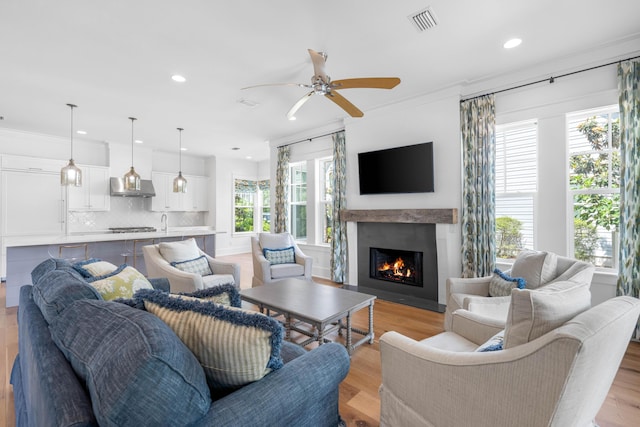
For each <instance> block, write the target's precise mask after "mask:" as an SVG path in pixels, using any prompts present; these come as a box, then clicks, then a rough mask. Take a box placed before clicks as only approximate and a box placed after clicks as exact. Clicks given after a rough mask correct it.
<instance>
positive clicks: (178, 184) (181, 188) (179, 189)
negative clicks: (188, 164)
mask: <svg viewBox="0 0 640 427" xmlns="http://www.w3.org/2000/svg"><path fill="white" fill-rule="evenodd" d="M173 192H174V193H186V192H187V180H186V179H185V177H184V176H182V171H180V172H178V176H177V177H175V178H174V179H173Z"/></svg>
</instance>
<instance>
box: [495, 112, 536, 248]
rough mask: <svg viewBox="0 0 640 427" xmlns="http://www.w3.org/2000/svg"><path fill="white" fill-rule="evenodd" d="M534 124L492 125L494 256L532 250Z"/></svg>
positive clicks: (533, 243) (533, 223) (533, 237)
mask: <svg viewBox="0 0 640 427" xmlns="http://www.w3.org/2000/svg"><path fill="white" fill-rule="evenodd" d="M537 146H538V125H537V123H536V122H535V121H526V122H518V123H511V124H505V125H499V126H496V164H495V169H496V176H495V192H496V212H495V215H496V255H497V257H498V258H515V257H516V255H517V254H518V252H519V251H520V250H521V249H524V248H529V249H533V248H535V232H534V230H535V217H534V212H535V200H536V195H537V191H538V162H537V157H538V154H537V151H538V150H537Z"/></svg>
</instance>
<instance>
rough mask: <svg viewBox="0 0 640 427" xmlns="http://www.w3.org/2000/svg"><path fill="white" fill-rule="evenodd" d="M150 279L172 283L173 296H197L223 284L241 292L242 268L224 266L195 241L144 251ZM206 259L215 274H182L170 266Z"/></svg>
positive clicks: (179, 242) (184, 272) (183, 272)
mask: <svg viewBox="0 0 640 427" xmlns="http://www.w3.org/2000/svg"><path fill="white" fill-rule="evenodd" d="M142 254H143V256H144V263H145V266H146V268H147V275H148V276H149V277H150V278H152V277H166V278H167V279H169V283H170V287H171V292H172V293H177V292H194V291H197V290H200V289H206V288H211V287H214V286H217V285H221V284H224V283H233V284H234V285H235V287H236V288H240V264H236V263H230V262H223V261H220V260H217V259H214V258H212V257H210V256H209V255H208V254H206V253H204V252H202V251H201V250H200V248H198V246H197V245H196V243H195V240H193V239H187V240H182V241H177V242H162V243H159V244H156V245H147V246H143V247H142ZM202 256H204V257H205V259H206V261H207V264H208V265H209V268H210V269H211V272H212V273H213V274H208V275H202V274H200V273H197V272H189V271H183V270H181V269H179V268H176V267H174V266H173V265H171V262H184V261H187V260H193V259H195V258H199V257H202Z"/></svg>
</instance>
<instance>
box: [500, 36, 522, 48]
mask: <svg viewBox="0 0 640 427" xmlns="http://www.w3.org/2000/svg"><path fill="white" fill-rule="evenodd" d="M520 43H522V39H517V38H516V39H511V40H507V41H506V42H505V44H503V45H502V47H504V48H505V49H513V48H514V47H516V46H520Z"/></svg>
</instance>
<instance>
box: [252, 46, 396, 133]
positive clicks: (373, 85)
mask: <svg viewBox="0 0 640 427" xmlns="http://www.w3.org/2000/svg"><path fill="white" fill-rule="evenodd" d="M308 52H309V56H311V62H312V63H313V77H311V84H308V85H307V84H302V83H280V84H277V83H276V84H262V85H256V86H249V87H244V88H242V89H250V88H255V87H260V86H299V87H304V88H307V89H311V91H310V92H308V93H307V94H305V95H304V96H303V97H302V98H300V99H299V100H298V101H297V102H296V103H295V104H293V106H292V107H291V108H290V109H289V111H288V112H287V118H288V119H289V120H295V114H296V112H297V111H298V110H299V109H300V108H301V107H302V106H303V105H304V104H305V103H306V102H307V101H308V100H309V98H311V97H312V96H313V95H323V96H324V97H325V98H327V99H329V100H331V101H332V102H333V103H334V104H336V105H337V106H338V107H340V108H342V109H343V110H344V111H345V112H347V113H348V114H349V115H350V116H351V117H362V116H364V113H363V112H362V111H361V110H360V109H359V108H358V107H356V106H355V105H353V104H352V103H351V102H350V101H349V100H347V99H346V98H345V97H344V96H342V95H341V94H339V93H338V92H337V90H341V89H356V88H358V89H365V88H366V89H393V88H394V87H396V86H397V85H398V84H400V79H399V78H398V77H361V78H352V79H343V80H335V81H331V78H330V77H329V76H328V75H327V73H326V71H325V65H326V61H327V54H326V53H325V52H316V51H315V50H313V49H308Z"/></svg>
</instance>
